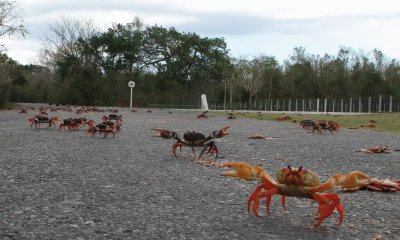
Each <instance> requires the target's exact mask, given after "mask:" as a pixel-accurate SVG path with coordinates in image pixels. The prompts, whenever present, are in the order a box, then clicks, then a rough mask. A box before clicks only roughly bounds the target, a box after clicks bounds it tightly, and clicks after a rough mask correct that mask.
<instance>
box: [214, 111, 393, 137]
mask: <svg viewBox="0 0 400 240" xmlns="http://www.w3.org/2000/svg"><path fill="white" fill-rule="evenodd" d="M216 114H222V113H221V112H217V113H216ZM224 114H225V113H224ZM234 114H235V116H237V117H238V118H241V117H243V118H252V119H258V120H267V121H277V120H276V119H277V118H278V117H285V116H289V117H290V118H291V120H287V121H282V122H283V123H285V122H286V123H297V124H298V123H300V121H302V120H305V119H313V120H319V119H325V120H330V121H335V122H337V123H339V124H340V126H341V128H342V129H345V128H356V129H365V130H372V131H383V132H400V113H374V114H356V115H333V114H332V115H331V114H278V113H261V114H260V113H253V112H251V113H250V112H234ZM371 121H372V122H375V125H376V127H375V128H369V127H366V126H367V125H368V124H369V123H370V122H371Z"/></svg>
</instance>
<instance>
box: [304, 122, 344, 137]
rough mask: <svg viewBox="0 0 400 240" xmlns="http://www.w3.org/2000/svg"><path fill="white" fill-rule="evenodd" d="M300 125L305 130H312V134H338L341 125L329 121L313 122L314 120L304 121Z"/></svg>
mask: <svg viewBox="0 0 400 240" xmlns="http://www.w3.org/2000/svg"><path fill="white" fill-rule="evenodd" d="M300 125H301V126H302V128H303V129H307V130H312V133H315V132H316V133H318V134H322V131H323V132H326V131H329V132H330V133H333V132H338V131H339V129H340V125H339V123H337V122H335V121H328V120H324V119H321V120H313V119H304V120H302V121H300Z"/></svg>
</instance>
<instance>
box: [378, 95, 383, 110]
mask: <svg viewBox="0 0 400 240" xmlns="http://www.w3.org/2000/svg"><path fill="white" fill-rule="evenodd" d="M381 107H382V95H379V106H378V112H382V108H381Z"/></svg>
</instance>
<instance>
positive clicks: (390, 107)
mask: <svg viewBox="0 0 400 240" xmlns="http://www.w3.org/2000/svg"><path fill="white" fill-rule="evenodd" d="M392 100H393V99H392V95H390V99H389V112H392Z"/></svg>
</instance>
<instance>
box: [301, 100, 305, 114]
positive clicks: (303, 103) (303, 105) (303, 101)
mask: <svg viewBox="0 0 400 240" xmlns="http://www.w3.org/2000/svg"><path fill="white" fill-rule="evenodd" d="M301 107H302V108H301V111H303V112H304V111H305V110H304V107H305V100H304V98H303V100H302V106H301Z"/></svg>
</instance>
